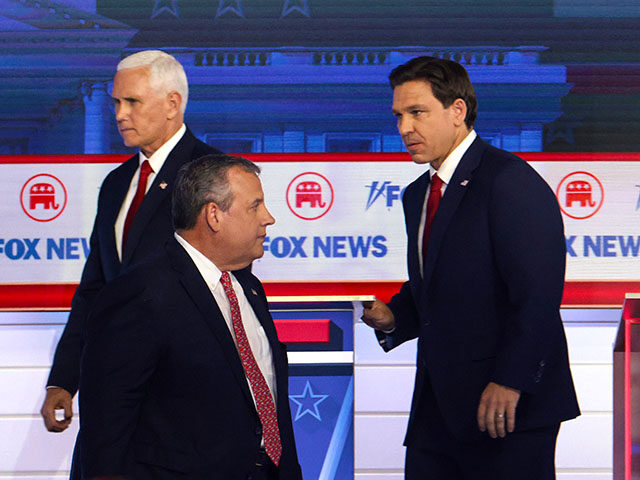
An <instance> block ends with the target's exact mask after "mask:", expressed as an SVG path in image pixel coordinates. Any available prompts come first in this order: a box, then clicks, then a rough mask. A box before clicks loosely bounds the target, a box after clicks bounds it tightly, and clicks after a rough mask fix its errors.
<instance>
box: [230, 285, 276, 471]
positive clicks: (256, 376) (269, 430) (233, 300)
mask: <svg viewBox="0 0 640 480" xmlns="http://www.w3.org/2000/svg"><path fill="white" fill-rule="evenodd" d="M220 283H221V284H222V287H223V288H224V293H225V294H226V295H227V298H228V299H229V304H230V305H231V323H232V324H233V331H234V333H235V335H236V342H237V343H238V353H240V359H241V360H242V366H243V367H244V371H245V374H246V376H247V379H248V380H249V384H250V385H251V391H252V392H253V396H254V397H255V400H256V408H257V410H258V417H260V423H262V436H263V437H264V448H265V451H266V452H267V455H269V458H270V459H271V460H272V461H273V463H275V464H276V465H278V463H280V456H281V455H282V444H281V443H280V430H279V428H278V416H277V414H276V406H275V404H274V403H273V397H272V396H271V392H270V391H269V386H268V385H267V381H266V380H265V379H264V375H262V372H261V371H260V367H259V366H258V362H256V359H255V357H254V356H253V352H252V351H251V345H249V339H247V334H246V332H245V330H244V325H242V317H241V316H240V306H239V305H238V297H236V292H235V291H234V290H233V286H232V285H231V277H230V276H229V272H222V277H221V278H220Z"/></svg>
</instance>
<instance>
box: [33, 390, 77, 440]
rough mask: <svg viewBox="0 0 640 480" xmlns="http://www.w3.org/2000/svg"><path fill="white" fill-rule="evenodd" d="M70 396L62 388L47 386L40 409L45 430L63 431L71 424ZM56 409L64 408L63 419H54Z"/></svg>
mask: <svg viewBox="0 0 640 480" xmlns="http://www.w3.org/2000/svg"><path fill="white" fill-rule="evenodd" d="M72 401H73V400H72V397H71V394H70V393H69V392H67V391H66V390H65V389H64V388H58V387H53V388H48V389H47V396H46V397H45V398H44V403H43V404H42V408H41V409H40V414H41V415H42V419H43V420H44V424H45V426H46V427H47V430H49V431H50V432H63V431H65V430H66V429H67V428H68V427H69V425H70V424H71V418H72V417H73V408H72ZM56 410H64V419H63V420H57V419H56Z"/></svg>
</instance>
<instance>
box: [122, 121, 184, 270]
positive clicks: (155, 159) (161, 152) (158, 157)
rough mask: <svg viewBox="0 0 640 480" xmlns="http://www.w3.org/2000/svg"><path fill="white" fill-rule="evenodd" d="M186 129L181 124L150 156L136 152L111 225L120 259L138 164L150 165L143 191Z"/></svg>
mask: <svg viewBox="0 0 640 480" xmlns="http://www.w3.org/2000/svg"><path fill="white" fill-rule="evenodd" d="M186 131H187V127H186V126H185V125H184V123H183V124H182V126H181V127H180V128H179V129H178V131H177V132H176V133H174V134H173V136H172V137H171V138H170V139H169V140H167V141H166V142H165V143H164V144H163V145H162V146H161V147H160V148H159V149H158V150H156V151H155V152H154V154H153V155H151V157H149V158H147V156H146V155H145V154H144V153H142V152H139V153H138V157H139V158H138V168H137V169H136V171H135V173H134V174H133V178H132V179H131V183H130V184H129V190H128V191H127V195H126V196H125V197H124V201H123V202H122V205H121V206H120V212H119V213H118V216H117V218H116V223H115V224H114V226H113V230H114V234H115V236H116V249H117V250H118V258H119V259H120V260H122V232H123V230H124V221H125V220H126V218H127V213H128V212H129V207H130V206H131V202H133V197H134V196H135V194H136V190H137V189H138V180H139V178H140V166H141V165H142V164H143V163H144V161H145V160H149V165H151V173H150V174H149V177H148V178H147V185H146V189H145V193H146V192H148V191H149V188H150V187H151V185H152V184H153V180H154V179H155V178H156V174H157V173H158V172H159V171H160V169H161V168H162V166H163V165H164V162H165V161H166V160H167V157H168V156H169V154H170V153H171V150H173V148H174V147H175V146H176V145H177V144H178V142H179V141H180V139H181V138H182V136H183V135H184V132H186Z"/></svg>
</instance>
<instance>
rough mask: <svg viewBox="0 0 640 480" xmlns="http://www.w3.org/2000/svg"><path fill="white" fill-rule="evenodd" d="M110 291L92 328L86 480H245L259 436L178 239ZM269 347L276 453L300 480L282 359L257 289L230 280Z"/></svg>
mask: <svg viewBox="0 0 640 480" xmlns="http://www.w3.org/2000/svg"><path fill="white" fill-rule="evenodd" d="M163 250H164V251H163V252H162V253H161V254H160V256H158V257H157V258H155V259H153V260H151V261H149V262H147V263H145V264H143V265H140V266H139V267H137V268H135V269H134V270H132V271H131V272H130V273H128V274H125V275H123V276H121V277H120V278H119V279H117V280H116V281H115V282H112V283H110V284H108V285H107V286H106V287H105V288H104V289H103V291H102V292H101V294H100V295H99V296H98V299H97V300H96V304H95V309H94V310H92V313H91V315H90V317H89V319H88V329H87V331H88V338H87V345H86V347H85V353H84V355H83V360H82V373H81V382H80V414H81V425H80V426H81V431H80V435H81V437H82V451H81V458H82V472H83V474H84V476H85V477H86V478H91V477H94V476H98V475H124V476H126V478H131V479H135V480H144V479H151V478H154V479H162V478H166V479H170V478H171V479H174V478H185V479H208V480H215V479H220V480H233V479H246V478H247V477H248V476H249V475H250V474H251V473H252V471H253V469H254V468H255V461H256V457H257V455H258V451H259V448H260V441H261V437H262V430H261V423H260V420H259V418H258V414H257V412H256V409H255V406H254V403H253V400H252V397H251V393H250V390H249V386H248V383H247V379H246V377H245V374H244V370H243V367H242V362H241V360H240V357H239V355H238V352H237V350H236V347H235V345H234V342H233V339H232V336H231V333H230V332H229V329H228V327H227V324H226V323H225V320H224V318H223V316H222V313H221V312H220V310H219V308H218V306H217V304H216V302H215V299H214V298H213V296H212V294H211V292H210V290H209V288H208V287H207V284H206V283H205V281H204V280H203V278H202V276H201V275H200V273H199V271H198V269H197V268H196V266H195V264H194V263H193V262H192V260H191V258H190V257H189V255H188V254H187V253H186V251H185V250H184V249H183V248H182V246H180V245H179V244H178V242H177V241H176V240H175V239H172V240H170V241H169V242H168V243H167V245H166V247H165V248H164V249H163ZM234 274H235V275H236V278H237V279H238V280H239V282H240V283H241V284H242V287H243V289H244V293H245V295H246V296H247V298H248V300H249V302H250V303H251V306H252V307H253V309H254V311H255V313H256V315H257V317H258V319H259V320H260V322H261V324H262V326H263V328H264V331H265V333H266V335H267V338H268V340H269V344H270V345H271V350H272V353H273V362H274V367H275V372H276V387H277V411H278V422H279V425H280V435H281V440H282V446H283V453H282V458H281V462H280V478H282V479H286V480H289V479H292V480H294V479H299V478H301V471H300V467H299V465H298V459H297V454H296V449H295V443H294V439H293V427H292V422H291V413H290V410H289V398H288V386H287V382H288V372H287V368H288V367H287V357H286V349H285V347H284V345H283V344H281V343H280V342H279V341H278V338H277V336H276V330H275V327H274V324H273V320H272V319H271V315H270V313H269V310H268V306H267V300H266V297H265V294H264V290H263V288H262V285H261V283H260V282H259V280H258V279H257V278H256V277H254V276H253V275H252V274H251V273H250V272H249V271H248V270H247V269H244V270H241V271H239V272H234Z"/></svg>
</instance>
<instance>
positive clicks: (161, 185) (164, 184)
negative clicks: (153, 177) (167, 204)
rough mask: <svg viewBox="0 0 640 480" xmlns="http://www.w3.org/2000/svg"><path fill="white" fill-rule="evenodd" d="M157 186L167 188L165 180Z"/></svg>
mask: <svg viewBox="0 0 640 480" xmlns="http://www.w3.org/2000/svg"><path fill="white" fill-rule="evenodd" d="M159 187H160V188H161V189H162V190H164V189H165V188H167V182H162V183H161V184H160V185H159Z"/></svg>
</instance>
